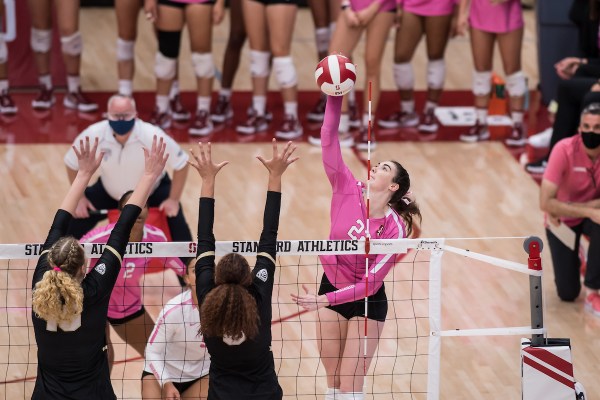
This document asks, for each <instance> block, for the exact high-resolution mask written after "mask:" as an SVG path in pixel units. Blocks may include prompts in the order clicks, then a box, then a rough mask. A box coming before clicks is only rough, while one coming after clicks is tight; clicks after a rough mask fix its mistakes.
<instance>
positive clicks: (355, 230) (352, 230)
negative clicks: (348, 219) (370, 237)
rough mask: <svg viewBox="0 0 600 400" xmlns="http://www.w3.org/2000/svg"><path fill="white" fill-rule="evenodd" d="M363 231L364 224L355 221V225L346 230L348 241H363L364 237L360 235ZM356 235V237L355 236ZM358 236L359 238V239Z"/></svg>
mask: <svg viewBox="0 0 600 400" xmlns="http://www.w3.org/2000/svg"><path fill="white" fill-rule="evenodd" d="M364 230H365V224H364V223H363V222H362V221H361V220H360V219H357V220H356V225H353V226H351V227H350V229H348V236H350V239H352V240H360V239H364V237H365V236H364V235H361V233H363V231H364ZM355 233H356V235H355ZM359 235H360V237H359Z"/></svg>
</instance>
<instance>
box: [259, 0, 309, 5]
mask: <svg viewBox="0 0 600 400" xmlns="http://www.w3.org/2000/svg"><path fill="white" fill-rule="evenodd" d="M254 1H256V2H258V3H262V4H264V5H265V6H270V5H273V4H290V5H293V6H297V5H298V3H299V0H254Z"/></svg>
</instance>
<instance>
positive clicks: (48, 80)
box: [28, 0, 98, 112]
mask: <svg viewBox="0 0 600 400" xmlns="http://www.w3.org/2000/svg"><path fill="white" fill-rule="evenodd" d="M28 1H29V13H30V14H31V49H32V50H33V53H34V56H35V64H36V66H37V71H38V76H39V83H40V93H39V95H38V96H37V97H36V98H35V99H34V100H33V101H32V102H31V105H32V107H33V108H35V109H49V108H50V107H52V105H53V104H54V102H55V101H56V99H55V98H54V95H53V93H52V92H53V90H54V87H53V85H52V76H51V75H50V49H51V48H52V0H28ZM54 4H55V6H56V16H57V22H58V31H59V34H60V44H61V49H62V54H63V60H64V62H65V66H66V69H67V93H66V94H65V97H64V99H63V105H64V106H65V107H66V108H70V109H74V110H78V111H81V112H93V111H96V110H97V109H98V104H96V103H93V102H92V101H91V100H90V99H89V98H88V97H87V96H85V95H84V94H83V93H82V92H81V79H80V75H79V74H80V69H81V52H82V50H83V39H82V38H81V33H80V32H79V0H54Z"/></svg>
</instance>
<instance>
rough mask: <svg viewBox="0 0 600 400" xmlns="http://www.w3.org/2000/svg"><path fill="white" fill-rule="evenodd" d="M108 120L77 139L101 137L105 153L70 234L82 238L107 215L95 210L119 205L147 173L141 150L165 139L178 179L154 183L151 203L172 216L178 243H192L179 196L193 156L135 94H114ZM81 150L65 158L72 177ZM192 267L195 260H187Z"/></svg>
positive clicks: (170, 220) (165, 176) (164, 175)
mask: <svg viewBox="0 0 600 400" xmlns="http://www.w3.org/2000/svg"><path fill="white" fill-rule="evenodd" d="M107 117H108V119H106V120H103V121H100V122H97V123H95V124H93V125H90V126H89V127H88V128H87V129H85V130H84V131H83V132H82V133H80V134H79V136H78V137H77V138H76V139H75V143H77V141H78V140H80V139H83V138H85V137H91V138H99V140H100V149H101V150H102V151H104V163H103V164H102V167H101V168H100V174H99V175H100V176H99V178H98V181H96V183H94V184H93V185H91V186H90V187H88V188H87V189H86V190H85V193H84V195H83V196H82V197H81V199H79V203H78V204H77V208H76V210H75V218H74V219H73V220H72V221H71V225H70V227H69V234H71V235H73V236H75V237H76V238H80V237H82V236H83V235H84V234H86V233H87V232H88V231H90V230H91V229H92V228H93V227H94V226H95V225H96V224H97V223H98V222H100V221H101V220H103V219H105V218H106V216H105V215H98V214H97V213H96V214H94V213H90V211H97V210H102V209H115V208H117V207H118V201H119V199H120V198H121V196H122V195H123V193H125V192H126V191H128V190H129V189H130V188H131V187H132V186H133V185H134V184H135V182H136V181H137V179H139V177H140V176H141V175H142V173H143V164H142V160H141V156H140V154H141V152H142V149H143V148H148V147H149V146H150V144H151V143H152V138H153V137H154V136H157V137H159V138H161V139H162V140H163V141H164V142H165V143H166V146H167V148H168V151H169V154H171V157H170V158H169V167H170V168H171V169H172V170H173V180H171V178H170V177H169V175H168V174H167V172H166V171H163V173H162V175H161V176H160V177H159V179H157V181H156V182H155V183H154V186H153V187H152V194H151V195H150V198H149V200H148V206H149V207H158V208H159V209H161V210H162V211H164V213H165V215H166V217H167V223H168V225H169V230H170V231H171V237H172V239H173V241H175V242H191V241H192V233H191V232H190V228H189V227H188V224H187V222H186V220H185V216H184V215H183V209H182V208H181V204H180V202H179V199H180V198H181V194H182V193H183V188H184V186H185V181H186V179H187V173H188V165H187V161H188V155H187V153H186V152H184V151H183V150H182V149H181V148H180V147H179V145H178V144H177V143H176V142H175V141H174V140H173V139H172V138H171V137H170V136H168V135H167V134H166V133H165V132H164V131H162V130H161V129H160V128H157V127H156V126H154V125H151V124H149V123H147V122H144V121H142V120H140V119H138V118H137V111H136V107H135V101H134V100H133V99H132V98H130V97H125V96H121V95H114V96H112V97H111V98H110V99H109V100H108V111H107ZM75 160H76V158H75V153H74V152H73V150H69V151H68V152H67V154H65V157H64V162H65V165H66V167H67V174H68V176H69V179H70V180H71V181H73V179H74V178H75V176H76V175H77V164H76V161H75ZM181 261H182V262H183V263H184V264H186V265H187V263H188V262H189V259H187V258H182V259H181Z"/></svg>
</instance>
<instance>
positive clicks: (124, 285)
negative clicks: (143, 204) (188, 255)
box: [81, 224, 186, 319]
mask: <svg viewBox="0 0 600 400" xmlns="http://www.w3.org/2000/svg"><path fill="white" fill-rule="evenodd" d="M114 226H115V224H108V225H106V226H101V227H99V228H96V229H93V230H91V231H90V232H88V233H87V234H86V235H85V236H83V237H82V238H81V242H82V243H106V242H107V240H108V237H109V236H110V233H111V231H112V229H113V227H114ZM141 241H142V242H166V241H167V238H166V236H165V234H164V232H163V231H162V230H160V229H159V228H157V227H155V226H152V225H148V224H146V225H144V236H143V238H142V240H141ZM150 260H157V262H160V263H161V264H162V265H164V266H165V268H169V269H172V270H173V271H175V273H177V275H184V274H185V269H186V267H185V265H184V264H183V263H182V262H181V260H180V259H179V258H175V257H168V258H152V259H150V258H145V257H139V258H133V257H127V256H125V258H123V267H122V268H121V273H120V274H119V277H118V278H117V282H116V284H115V287H114V289H113V291H112V293H111V295H110V301H109V305H108V318H113V319H121V318H125V317H128V316H130V315H132V314H134V313H136V312H138V311H139V310H141V309H142V288H141V287H140V278H141V277H142V275H144V273H145V272H146V266H147V265H148V262H150ZM90 261H91V262H90V266H93V265H95V260H90Z"/></svg>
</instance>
